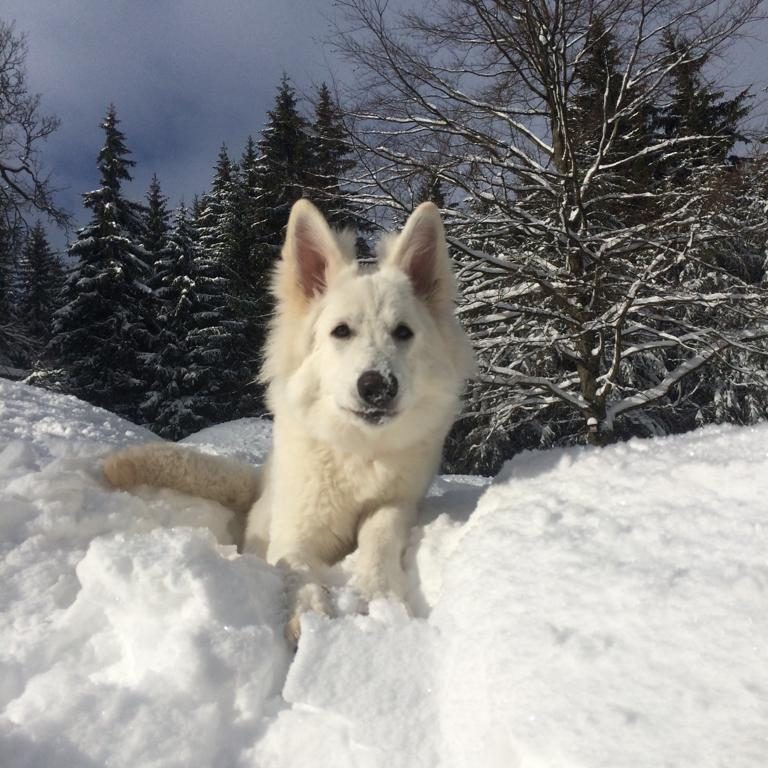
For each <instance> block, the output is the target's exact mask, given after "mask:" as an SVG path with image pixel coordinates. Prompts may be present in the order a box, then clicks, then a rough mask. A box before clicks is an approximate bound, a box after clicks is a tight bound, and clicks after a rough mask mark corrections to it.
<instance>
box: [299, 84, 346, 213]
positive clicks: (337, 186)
mask: <svg viewBox="0 0 768 768" xmlns="http://www.w3.org/2000/svg"><path fill="white" fill-rule="evenodd" d="M310 149H311V153H312V156H311V172H310V174H309V178H308V188H307V190H306V191H307V194H308V196H309V197H310V198H311V199H312V200H313V202H315V203H316V204H317V206H318V208H320V210H321V211H322V212H323V213H324V214H325V217H326V218H327V219H328V221H329V222H330V223H331V224H334V225H336V226H337V227H344V226H349V225H352V224H354V222H355V206H354V204H353V202H352V199H351V195H350V194H349V193H348V192H347V191H345V190H344V188H343V186H342V179H343V178H344V176H345V175H346V174H347V173H348V172H349V171H350V170H351V169H352V168H353V167H354V165H355V163H354V161H353V160H351V159H350V157H351V155H352V148H351V146H350V143H349V141H348V140H347V138H346V132H345V129H344V123H343V121H342V116H341V110H340V109H339V107H338V105H337V104H336V103H335V102H334V100H333V97H332V96H331V91H330V89H329V88H328V86H327V85H326V84H325V83H323V84H322V85H321V86H320V88H319V89H318V92H317V102H316V104H315V119H314V122H313V123H312V140H311V144H310Z"/></svg>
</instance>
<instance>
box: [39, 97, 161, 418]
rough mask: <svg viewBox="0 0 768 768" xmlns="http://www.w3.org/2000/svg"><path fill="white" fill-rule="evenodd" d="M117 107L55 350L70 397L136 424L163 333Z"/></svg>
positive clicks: (88, 198) (87, 202) (109, 119)
mask: <svg viewBox="0 0 768 768" xmlns="http://www.w3.org/2000/svg"><path fill="white" fill-rule="evenodd" d="M118 124H119V121H118V119H117V115H116V112H115V108H114V106H110V108H109V110H108V112H107V115H106V118H105V120H104V122H103V123H102V128H103V129H104V133H105V143H104V146H103V147H102V149H101V151H100V152H99V156H98V168H99V171H100V175H101V178H100V186H99V188H98V189H96V190H95V191H93V192H88V193H86V194H85V195H84V196H83V204H84V206H85V207H86V208H87V209H88V210H90V211H91V222H90V224H89V225H88V226H86V227H84V228H83V229H81V230H80V231H79V232H78V236H77V239H76V241H75V242H74V243H73V244H72V246H71V247H70V251H69V253H70V255H71V256H72V257H74V258H75V259H77V267H76V269H75V270H74V271H73V273H72V275H71V276H70V277H69V279H68V280H67V283H66V286H65V289H64V295H63V296H64V301H63V306H62V307H61V309H59V310H58V311H57V312H56V315H55V320H54V335H53V338H52V340H51V345H50V349H51V353H52V354H54V355H56V356H57V363H58V365H60V366H61V368H62V369H63V373H62V374H58V375H57V378H58V379H59V384H60V386H62V387H63V388H64V389H65V390H66V391H67V392H70V393H72V394H74V395H77V396H78V397H80V398H82V399H83V400H86V401H87V402H90V403H93V404H95V405H99V406H102V407H105V408H107V409H109V410H111V411H113V412H115V413H118V414H120V415H122V416H125V417H127V418H129V419H139V418H140V414H139V410H138V409H139V405H140V403H141V402H142V400H143V399H144V396H145V391H146V389H147V384H148V381H147V380H148V378H149V376H150V373H149V371H148V370H147V360H146V357H147V354H148V353H149V352H150V350H151V346H152V337H153V335H154V333H155V328H154V319H153V318H152V316H151V313H152V295H151V291H150V290H149V288H148V287H147V281H148V280H149V278H150V276H151V275H150V269H149V266H148V264H147V254H146V251H145V249H144V248H143V246H142V245H141V243H142V242H143V240H144V237H145V228H144V222H143V219H142V208H141V206H139V205H137V204H135V203H132V202H130V201H129V200H127V199H126V198H125V197H124V195H123V191H122V184H123V182H125V181H129V180H130V178H131V175H130V168H131V167H132V166H133V164H134V163H133V161H132V160H130V159H129V157H128V155H129V150H128V148H127V147H126V145H125V136H124V135H123V133H122V131H121V130H120V129H119V128H118Z"/></svg>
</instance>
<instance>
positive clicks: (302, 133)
mask: <svg viewBox="0 0 768 768" xmlns="http://www.w3.org/2000/svg"><path fill="white" fill-rule="evenodd" d="M258 148H259V154H260V157H261V161H260V169H259V175H258V184H259V189H260V197H259V201H258V203H259V210H260V216H261V219H260V221H259V226H258V249H259V251H260V253H259V259H260V265H259V268H262V265H266V264H269V263H270V262H272V260H273V259H274V258H276V257H277V254H278V253H279V249H280V245H281V243H282V238H283V230H284V229H285V225H286V224H287V223H288V214H289V213H290V210H291V206H292V205H293V204H294V203H295V202H296V200H298V199H299V198H300V197H302V196H303V195H304V193H305V190H306V189H307V188H308V187H309V186H310V181H309V176H310V172H311V166H312V145H311V139H310V136H309V126H308V123H307V121H306V120H305V119H304V117H302V115H301V113H300V112H299V108H298V102H297V99H296V92H295V90H294V89H293V86H292V85H291V83H290V80H289V79H288V77H287V76H285V75H284V76H283V79H282V81H281V83H280V87H279V88H278V92H277V96H276V97H275V104H274V106H273V108H272V109H271V110H269V112H268V114H267V122H266V125H265V127H264V130H263V131H262V133H261V138H260V140H259V142H258Z"/></svg>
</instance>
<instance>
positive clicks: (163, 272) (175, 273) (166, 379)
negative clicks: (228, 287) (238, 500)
mask: <svg viewBox="0 0 768 768" xmlns="http://www.w3.org/2000/svg"><path fill="white" fill-rule="evenodd" d="M195 262H196V252H195V244H194V233H193V230H192V226H191V224H190V221H189V213H188V211H187V209H186V207H185V206H184V205H183V204H182V205H181V206H180V207H179V208H178V210H177V211H176V213H175V215H174V222H173V227H172V230H171V232H170V233H169V236H168V240H167V243H166V247H165V248H164V249H163V251H162V253H161V256H160V258H159V260H158V262H157V272H156V274H157V285H158V287H157V297H158V300H159V302H160V305H161V310H160V316H159V325H160V328H161V331H160V334H159V342H160V343H159V344H158V349H157V352H156V353H155V355H154V357H153V361H152V362H153V365H152V367H153V370H154V381H153V383H152V386H151V389H150V391H149V395H148V396H147V398H146V400H145V401H144V403H143V404H142V413H143V415H144V417H145V418H146V419H147V420H148V421H150V423H151V429H152V430H153V431H154V432H156V433H157V434H159V435H161V436H162V437H165V438H168V439H171V440H179V439H181V438H182V437H186V435H189V434H191V433H192V432H196V431H198V430H200V429H202V428H203V427H205V426H207V425H208V424H209V423H210V421H209V420H208V419H207V418H205V416H203V415H202V414H203V412H204V411H205V410H206V403H205V397H206V393H205V391H201V390H200V389H198V388H197V386H194V384H195V383H196V382H195V380H194V379H195V377H194V376H193V377H191V378H190V376H189V374H190V370H191V368H192V362H191V360H190V352H189V343H188V341H187V337H188V334H189V332H190V330H192V328H193V323H194V313H195V311H196V310H197V309H198V304H199V298H198V296H197V294H196V287H197V286H196V283H195Z"/></svg>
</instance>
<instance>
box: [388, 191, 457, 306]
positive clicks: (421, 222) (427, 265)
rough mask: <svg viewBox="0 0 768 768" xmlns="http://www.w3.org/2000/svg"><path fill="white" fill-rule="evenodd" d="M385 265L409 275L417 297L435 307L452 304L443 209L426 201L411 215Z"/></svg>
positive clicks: (454, 287)
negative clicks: (442, 216)
mask: <svg viewBox="0 0 768 768" xmlns="http://www.w3.org/2000/svg"><path fill="white" fill-rule="evenodd" d="M384 264H387V265H392V266H396V267H398V268H400V269H402V270H403V272H405V273H406V275H408V277H409V278H410V280H411V283H412V284H413V290H414V292H415V293H416V295H417V296H419V297H420V298H422V299H424V300H425V301H426V302H427V303H429V304H432V305H434V306H443V305H445V304H449V305H452V303H453V301H454V299H455V297H456V282H455V280H454V278H453V270H452V268H451V259H450V256H449V255H448V245H447V243H446V242H445V230H444V229H443V221H442V219H441V218H440V211H439V209H438V207H437V206H436V205H435V204H434V203H422V204H421V205H420V206H419V207H418V208H416V210H415V211H414V212H413V213H412V214H411V215H410V216H409V217H408V221H406V223H405V227H403V231H402V232H401V233H400V235H399V236H398V237H397V239H396V240H395V242H394V244H393V245H392V247H391V248H390V249H389V252H388V254H387V255H386V257H385V259H384Z"/></svg>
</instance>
